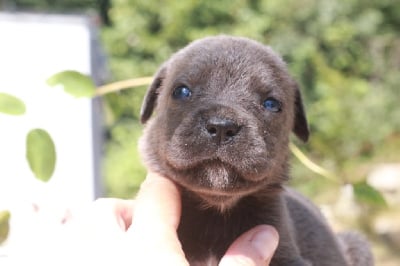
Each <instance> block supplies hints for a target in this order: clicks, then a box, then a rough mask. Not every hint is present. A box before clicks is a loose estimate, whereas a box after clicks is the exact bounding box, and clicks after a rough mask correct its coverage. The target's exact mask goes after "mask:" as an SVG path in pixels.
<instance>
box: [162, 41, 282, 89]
mask: <svg viewBox="0 0 400 266" xmlns="http://www.w3.org/2000/svg"><path fill="white" fill-rule="evenodd" d="M170 64H171V65H173V66H174V67H173V68H169V73H168V76H169V78H170V82H172V83H176V85H182V84H184V85H188V86H191V85H192V86H193V85H203V86H207V87H214V86H215V87H230V86H235V87H237V86H243V87H246V88H248V87H263V86H264V87H268V88H270V89H274V88H278V87H281V86H282V85H283V84H282V82H287V80H288V73H287V71H286V67H285V65H284V63H283V61H282V60H281V59H280V57H279V56H278V55H276V54H275V53H274V52H273V51H272V50H271V49H270V48H268V47H265V46H262V45H259V44H253V43H250V44H249V43H247V42H245V43H234V42H233V43H232V42H230V43H226V42H222V43H219V42H212V43H199V44H196V45H192V46H188V47H187V48H185V49H183V50H181V51H180V52H179V53H177V54H175V55H174V56H173V57H172V58H171V59H170ZM179 83H181V84H179ZM171 85H172V86H174V85H173V84H171Z"/></svg>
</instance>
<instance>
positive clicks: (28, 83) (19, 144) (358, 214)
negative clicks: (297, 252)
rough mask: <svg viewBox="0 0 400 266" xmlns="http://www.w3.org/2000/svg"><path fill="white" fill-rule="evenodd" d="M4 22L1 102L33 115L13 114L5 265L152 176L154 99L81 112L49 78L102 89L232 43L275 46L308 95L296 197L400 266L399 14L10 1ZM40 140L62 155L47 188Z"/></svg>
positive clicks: (125, 1)
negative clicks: (77, 75) (40, 237)
mask: <svg viewBox="0 0 400 266" xmlns="http://www.w3.org/2000/svg"><path fill="white" fill-rule="evenodd" d="M0 10H1V12H2V13H0V18H1V19H0V34H1V35H0V93H1V92H6V93H9V94H13V95H14V96H17V97H19V98H21V100H23V101H24V102H25V104H26V105H27V110H26V114H25V115H23V116H18V117H17V116H9V115H6V114H2V113H0V131H1V132H0V137H1V139H0V145H2V146H1V147H0V158H1V160H0V186H1V187H0V193H2V195H0V201H1V200H2V201H3V202H0V211H1V209H4V210H6V209H9V211H10V212H11V233H10V235H9V239H8V240H6V242H4V243H3V247H1V246H0V262H1V257H2V256H3V257H5V256H7V252H10V251H9V250H10V245H11V244H12V243H15V241H17V240H13V236H14V237H15V236H16V235H18V236H19V237H24V234H22V233H21V232H25V233H26V232H27V231H29V230H30V229H32V228H33V227H34V226H39V224H42V226H43V221H44V220H46V221H48V220H51V221H52V222H54V223H56V222H59V223H61V222H62V219H63V217H64V216H65V215H68V211H69V210H70V209H71V208H74V206H76V205H79V204H80V203H83V202H88V201H90V200H92V199H93V198H95V197H98V196H113V197H123V198H131V197H132V196H133V195H134V194H135V192H136V191H137V189H138V186H139V185H140V183H141V181H142V180H143V178H144V176H145V173H146V170H145V169H144V168H143V166H142V165H141V163H140V157H139V154H138V151H137V139H138V137H139V136H140V135H141V130H142V126H141V125H140V123H139V121H138V115H139V109H140V105H141V101H142V97H143V95H144V92H145V89H146V86H142V87H135V88H128V89H124V90H119V91H118V92H113V93H109V94H107V95H105V96H103V97H97V98H95V99H87V98H83V99H82V98H79V99H75V98H74V97H72V96H70V95H67V94H66V93H64V92H63V91H62V90H61V89H57V88H50V87H49V86H48V85H47V84H46V80H47V79H48V77H50V76H51V75H53V74H54V73H57V72H60V71H63V70H76V71H79V72H82V73H84V74H89V75H91V76H92V78H93V80H94V82H95V83H96V85H97V86H100V85H102V84H104V83H111V82H114V81H119V80H125V79H131V78H136V77H137V78H139V77H144V76H151V75H153V74H154V73H155V71H156V70H157V68H158V66H159V65H160V64H161V63H162V62H163V61H164V60H165V59H167V58H168V57H169V56H170V55H171V54H172V53H174V52H175V51H177V50H178V49H179V48H181V47H183V46H185V45H186V44H187V43H189V42H190V41H192V40H195V39H197V38H201V37H204V36H208V35H215V34H221V33H224V34H232V35H240V36H246V37H249V38H253V39H256V40H258V41H260V42H262V43H265V44H268V45H270V46H271V47H272V48H273V49H274V50H276V51H278V52H279V53H280V54H281V55H282V56H283V58H284V59H285V61H286V62H287V63H288V67H289V69H290V72H291V73H292V74H293V76H294V77H295V78H296V80H297V81H298V82H299V84H300V87H301V89H302V91H303V95H304V98H305V105H306V110H307V114H308V120H309V122H310V128H311V139H310V141H309V142H308V143H307V144H302V143H299V142H297V140H296V139H295V138H293V143H294V144H295V145H296V146H297V147H299V148H300V150H301V152H302V154H300V155H299V154H297V155H296V156H293V158H292V165H293V166H292V171H291V172H292V180H291V183H292V185H294V186H295V187H296V188H297V189H299V190H300V191H302V192H303V193H304V194H306V195H307V196H309V197H310V198H312V199H313V201H315V202H316V203H317V204H318V205H319V206H320V207H321V210H322V211H323V213H324V214H325V215H326V217H327V218H328V219H329V222H330V223H331V224H332V226H333V227H334V228H335V229H336V230H358V231H362V232H363V233H364V234H366V235H367V236H368V238H369V240H370V241H371V243H372V245H373V250H374V254H375V257H376V260H377V262H376V265H378V266H380V265H382V266H398V265H400V108H399V101H400V34H399V32H400V2H399V1H397V0H371V1H363V0H350V1H349V0H341V1H340V0H297V1H293V0H292V1H290V0H219V1H211V0H209V1H196V0H187V1H173V0H165V1H156V0H103V1H102V0H98V1H94V0H92V1H91V0H81V1H78V0H52V1H50V0H47V1H46V0H21V1H11V0H8V1H6V0H0ZM38 23H39V24H40V25H41V28H40V29H38V28H37V24H38ZM15 25H18V27H16V26H15ZM35 26H36V28H35ZM35 30H36V31H35ZM13 43H14V44H15V45H13ZM5 58H7V60H11V62H10V61H7V62H8V63H5V62H6V61H5ZM33 73H38V74H37V75H36V74H35V75H32V74H33ZM32 84H35V86H33V85H32ZM35 99H36V100H35ZM41 101H42V102H41ZM100 125H102V126H100ZM35 127H41V128H44V129H46V130H47V131H48V132H49V133H50V134H51V135H52V137H53V139H54V143H55V147H56V150H57V163H56V168H55V172H54V176H53V177H52V178H51V180H49V181H48V182H43V181H39V180H37V179H36V178H35V177H34V175H33V174H32V173H31V172H30V170H29V167H28V165H27V162H26V159H25V151H24V149H25V135H26V133H27V132H28V131H29V130H30V129H31V128H35ZM74 147H75V148H74ZM12 155H13V156H12ZM304 155H305V157H304ZM14 157H19V158H20V159H18V158H17V159H15V160H20V162H19V161H18V164H17V165H15V164H10V161H11V159H12V158H14ZM100 157H101V160H100ZM14 168H15V169H18V171H14V170H15V169H14ZM5 169H8V170H5ZM24 169H25V170H24ZM72 170H73V171H72ZM5 173H7V174H5ZM10 173H18V175H19V176H10ZM20 175H23V176H20ZM65 184H67V185H65ZM6 192H8V194H7V195H9V196H6ZM18 199H23V201H22V203H21V204H20V203H18V204H14V203H15V202H17V201H18ZM6 201H7V202H6ZM11 201H12V202H11ZM16 205H18V206H23V207H21V208H19V209H17V210H14V208H15V206H16ZM61 206H62V207H61ZM25 212H26V213H29V214H26V215H31V216H32V217H33V216H35V215H36V216H40V215H42V216H41V217H45V218H41V219H42V220H40V219H39V220H40V222H37V224H34V225H32V224H30V225H29V227H28V228H29V230H27V228H26V226H28V225H26V226H25V225H24V224H23V223H20V222H19V221H18V219H17V218H18V217H25V216H23V215H22V214H21V213H25ZM44 213H45V214H44ZM24 215H25V214H24ZM0 219H1V215H0ZM35 219H36V218H35ZM13 223H16V224H17V225H18V226H17V225H15V226H14V229H13V227H12V225H13ZM0 225H1V224H0ZM1 228H4V227H0V233H1V230H2V229H1ZM17 229H18V230H19V232H20V233H18V230H17ZM3 231H4V230H3ZM44 231H45V230H44ZM41 232H43V231H41ZM25 236H26V235H25ZM26 237H27V236H26ZM0 240H1V236H0ZM13 241H14V242H13ZM18 241H21V240H18Z"/></svg>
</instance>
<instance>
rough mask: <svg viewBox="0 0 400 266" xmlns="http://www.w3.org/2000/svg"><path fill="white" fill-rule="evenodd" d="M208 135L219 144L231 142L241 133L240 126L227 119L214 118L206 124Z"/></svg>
mask: <svg viewBox="0 0 400 266" xmlns="http://www.w3.org/2000/svg"><path fill="white" fill-rule="evenodd" d="M205 127H206V130H207V133H208V134H209V135H210V136H211V138H212V139H213V141H215V142H216V143H217V144H223V143H226V142H229V141H231V140H232V139H233V138H234V137H235V136H236V135H237V133H238V132H239V131H240V126H239V125H237V124H236V123H235V122H233V121H232V120H229V119H225V118H218V117H212V118H210V119H209V120H208V121H207V122H206V126H205Z"/></svg>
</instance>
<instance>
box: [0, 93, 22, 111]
mask: <svg viewBox="0 0 400 266" xmlns="http://www.w3.org/2000/svg"><path fill="white" fill-rule="evenodd" d="M25 111H26V108H25V104H24V102H23V101H21V100H20V99H18V98H17V97H15V96H12V95H10V94H7V93H2V92H0V112H1V113H5V114H9V115H23V114H24V113H25Z"/></svg>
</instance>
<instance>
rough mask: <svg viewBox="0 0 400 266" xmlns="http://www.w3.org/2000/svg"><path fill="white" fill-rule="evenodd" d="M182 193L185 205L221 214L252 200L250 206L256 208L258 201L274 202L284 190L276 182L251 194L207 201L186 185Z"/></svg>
mask: <svg viewBox="0 0 400 266" xmlns="http://www.w3.org/2000/svg"><path fill="white" fill-rule="evenodd" d="M180 190H181V195H182V202H183V205H184V206H185V205H187V206H189V207H190V208H193V207H194V208H196V209H198V210H201V211H212V212H215V213H219V214H221V215H229V213H231V212H233V211H234V210H235V209H237V208H238V207H239V208H240V206H241V205H243V204H247V202H251V204H252V205H253V206H249V207H250V208H252V209H254V210H256V209H257V205H258V203H260V205H263V206H265V204H266V202H272V201H273V200H275V199H277V198H278V194H280V192H281V191H282V186H281V184H275V185H270V186H265V187H263V188H260V190H258V191H255V192H253V193H251V194H249V195H232V196H231V197H224V198H221V200H220V201H215V200H214V201H212V202H210V201H207V200H206V199H204V198H202V197H201V196H199V195H197V194H196V193H194V192H193V191H190V190H188V189H186V188H184V187H181V188H180Z"/></svg>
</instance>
